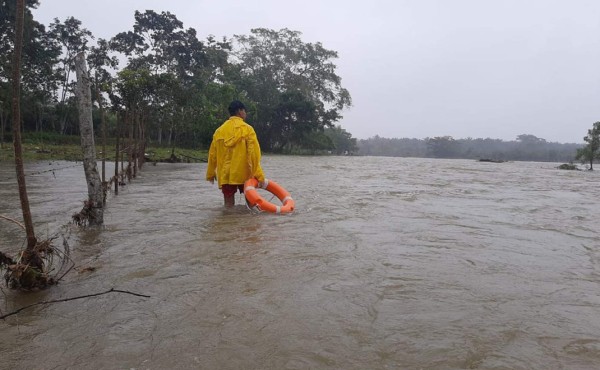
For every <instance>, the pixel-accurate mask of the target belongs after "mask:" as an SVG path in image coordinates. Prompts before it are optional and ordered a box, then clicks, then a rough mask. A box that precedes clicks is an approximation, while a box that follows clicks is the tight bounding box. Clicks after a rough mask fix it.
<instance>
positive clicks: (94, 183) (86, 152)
mask: <svg viewBox="0 0 600 370" xmlns="http://www.w3.org/2000/svg"><path fill="white" fill-rule="evenodd" d="M75 70H76V73H77V101H78V103H77V104H78V107H79V131H80V132H81V148H82V150H83V169H84V171H85V179H86V182H87V185H88V196H89V198H88V200H87V201H86V202H85V205H84V209H83V211H82V212H81V213H82V214H83V215H84V216H85V217H86V218H87V222H88V223H89V224H90V225H102V224H103V223H104V196H103V191H102V181H101V179H100V175H99V174H98V169H97V163H96V145H95V143H94V125H93V121H92V93H91V90H90V78H89V75H88V71H87V65H86V62H85V55H84V53H83V52H81V53H79V54H77V56H76V57H75Z"/></svg>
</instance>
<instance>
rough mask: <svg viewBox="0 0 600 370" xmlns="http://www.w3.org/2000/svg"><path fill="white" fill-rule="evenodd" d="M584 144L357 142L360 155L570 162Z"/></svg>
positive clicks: (524, 138) (521, 139)
mask: <svg viewBox="0 0 600 370" xmlns="http://www.w3.org/2000/svg"><path fill="white" fill-rule="evenodd" d="M582 148H583V145H582V144H561V143H554V142H548V141H546V140H545V139H542V138H538V137H536V136H534V135H529V134H522V135H519V136H517V138H516V140H514V141H503V140H499V139H490V138H487V139H472V138H467V139H454V138H453V137H452V136H438V137H432V138H425V139H422V140H421V139H407V138H403V139H386V138H382V137H379V136H375V137H372V138H369V139H366V140H359V141H358V152H357V153H358V154H359V155H380V156H391V157H424V158H463V159H489V160H498V161H538V162H571V161H573V160H575V159H576V158H577V155H578V150H581V149H582Z"/></svg>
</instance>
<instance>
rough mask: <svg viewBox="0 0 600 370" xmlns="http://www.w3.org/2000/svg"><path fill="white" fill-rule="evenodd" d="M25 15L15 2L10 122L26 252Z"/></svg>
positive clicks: (21, 3)
mask: <svg viewBox="0 0 600 370" xmlns="http://www.w3.org/2000/svg"><path fill="white" fill-rule="evenodd" d="M24 13H25V0H17V14H16V24H15V50H14V54H13V60H12V121H13V125H12V126H13V143H14V148H15V167H16V170H17V183H18V185H19V198H21V209H22V210H23V221H24V224H25V232H26V233H27V250H32V249H33V248H34V247H35V244H36V242H37V239H36V237H35V232H34V230H33V221H32V219H31V210H30V208H29V198H28V197H27V186H26V184H25V170H24V168H23V147H22V146H21V53H22V50H23V20H24Z"/></svg>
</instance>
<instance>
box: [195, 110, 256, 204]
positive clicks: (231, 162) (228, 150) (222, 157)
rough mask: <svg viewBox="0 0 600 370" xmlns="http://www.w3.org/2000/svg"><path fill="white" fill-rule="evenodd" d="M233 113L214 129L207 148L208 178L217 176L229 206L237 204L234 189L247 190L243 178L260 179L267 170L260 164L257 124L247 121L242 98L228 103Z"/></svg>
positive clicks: (213, 178)
mask: <svg viewBox="0 0 600 370" xmlns="http://www.w3.org/2000/svg"><path fill="white" fill-rule="evenodd" d="M228 110H229V114H230V117H229V119H228V120H227V121H225V122H224V123H223V124H222V125H221V126H220V127H219V128H218V129H217V130H216V131H215V133H214V135H213V139H212V143H211V144H210V149H209V151H208V167H207V168H206V181H210V183H211V184H214V182H215V177H216V178H217V183H218V185H219V189H221V191H222V192H223V199H224V201H225V206H226V207H233V206H234V205H235V193H236V191H237V190H239V192H240V193H243V192H244V182H246V180H248V179H250V178H252V177H254V178H256V179H257V180H258V181H259V182H260V183H262V182H264V181H265V174H264V173H263V170H262V168H261V166H260V145H259V144H258V139H257V138H256V132H254V128H252V126H250V125H249V124H247V123H246V122H244V120H245V119H246V107H245V106H244V104H243V103H242V102H241V101H239V100H234V101H232V102H231V104H229V108H228Z"/></svg>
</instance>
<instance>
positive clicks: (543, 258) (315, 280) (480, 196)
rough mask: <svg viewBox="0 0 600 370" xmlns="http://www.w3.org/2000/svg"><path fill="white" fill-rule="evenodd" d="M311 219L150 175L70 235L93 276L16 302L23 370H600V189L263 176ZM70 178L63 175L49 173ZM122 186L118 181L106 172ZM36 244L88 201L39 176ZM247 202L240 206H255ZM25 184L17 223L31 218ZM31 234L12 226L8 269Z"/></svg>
mask: <svg viewBox="0 0 600 370" xmlns="http://www.w3.org/2000/svg"><path fill="white" fill-rule="evenodd" d="M263 165H264V169H265V172H266V173H267V176H268V177H270V178H272V179H274V180H276V181H278V182H279V183H280V184H281V185H283V186H284V187H285V188H287V190H289V191H290V192H291V194H292V196H293V197H294V199H295V200H296V212H295V213H293V214H291V215H285V216H275V215H271V214H254V213H252V212H251V211H250V210H248V209H247V208H246V207H245V206H242V205H239V206H236V207H235V208H234V209H224V208H223V207H222V205H221V204H222V197H221V195H220V193H219V192H218V190H217V189H216V186H214V185H213V186H211V185H210V184H209V183H207V182H205V181H202V179H203V177H204V171H205V165H204V164H159V165H157V166H151V165H147V166H145V167H144V168H143V169H142V171H141V173H140V175H139V176H138V178H137V179H135V180H134V181H133V182H132V183H131V184H129V185H127V186H126V187H125V188H123V189H122V191H121V192H120V194H119V195H118V196H114V195H109V198H108V207H107V210H106V213H105V227H104V228H103V229H102V230H87V231H81V230H78V229H73V230H72V234H71V237H70V239H69V243H70V245H71V248H72V249H73V257H74V259H75V260H76V262H77V266H78V267H80V268H84V267H94V268H95V269H96V270H95V271H92V272H82V273H78V272H77V271H72V272H71V273H70V274H69V275H67V276H66V278H65V280H64V281H63V282H61V284H59V285H58V286H55V287H52V288H50V289H47V290H45V291H41V292H36V293H25V294H24V293H16V292H12V291H9V290H7V289H6V288H3V289H2V292H0V310H1V312H3V313H6V312H10V311H12V310H15V309H17V308H19V307H22V306H24V305H26V304H29V303H33V302H38V301H44V300H52V299H61V298H67V297H73V296H77V295H84V294H90V293H96V292H102V291H105V290H108V289H110V288H117V289H124V290H129V291H132V292H137V293H141V294H147V295H150V296H151V298H148V299H144V298H139V297H135V296H132V295H127V294H119V293H111V294H107V295H103V296H99V297H96V298H88V299H83V300H76V301H70V302H64V303H55V304H51V305H45V306H36V307H34V308H31V309H28V310H25V311H23V312H21V313H20V314H19V315H17V316H12V317H10V318H8V319H6V320H5V321H0V368H6V369H33V368H36V369H63V368H69V369H81V368H85V369H132V368H134V369H172V368H176V369H188V368H194V369H594V368H598V366H599V365H598V364H600V237H599V236H598V232H597V231H598V225H599V224H598V216H599V215H600V186H599V185H600V181H599V180H600V177H599V176H600V175H599V174H598V173H597V172H587V171H560V170H557V169H556V168H555V167H556V166H557V164H553V163H532V162H515V163H484V162H476V161H468V160H431V159H409V158H379V157H279V156H265V157H264V158H263ZM52 170H53V171H52ZM109 171H112V170H110V169H109ZM26 172H27V173H30V174H31V175H29V176H28V177H27V185H28V189H29V194H30V200H31V203H32V206H31V208H32V213H33V217H34V221H35V226H36V233H37V234H38V235H40V236H49V235H53V234H54V233H56V232H57V231H59V230H66V228H65V227H64V225H65V224H66V223H67V222H68V221H69V218H70V215H71V214H72V213H74V212H76V211H78V210H79V209H80V208H81V204H82V201H83V199H85V198H86V192H87V188H86V186H85V180H84V178H83V168H82V166H81V165H80V164H77V165H75V164H74V163H72V162H52V163H47V162H44V163H41V162H38V163H28V164H27V165H26ZM240 200H241V199H239V198H238V203H240ZM19 207H20V203H19V200H18V196H17V187H16V181H15V179H14V165H13V164H12V163H0V214H3V215H5V216H8V217H13V218H16V219H20V218H21V213H20V208H19ZM23 234H24V233H23V232H22V230H20V229H19V228H18V227H17V226H16V225H14V224H12V223H8V222H5V221H3V220H0V237H1V239H0V250H3V251H8V252H11V253H16V251H17V249H18V248H19V247H21V246H22V245H23V242H24V235H23Z"/></svg>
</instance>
